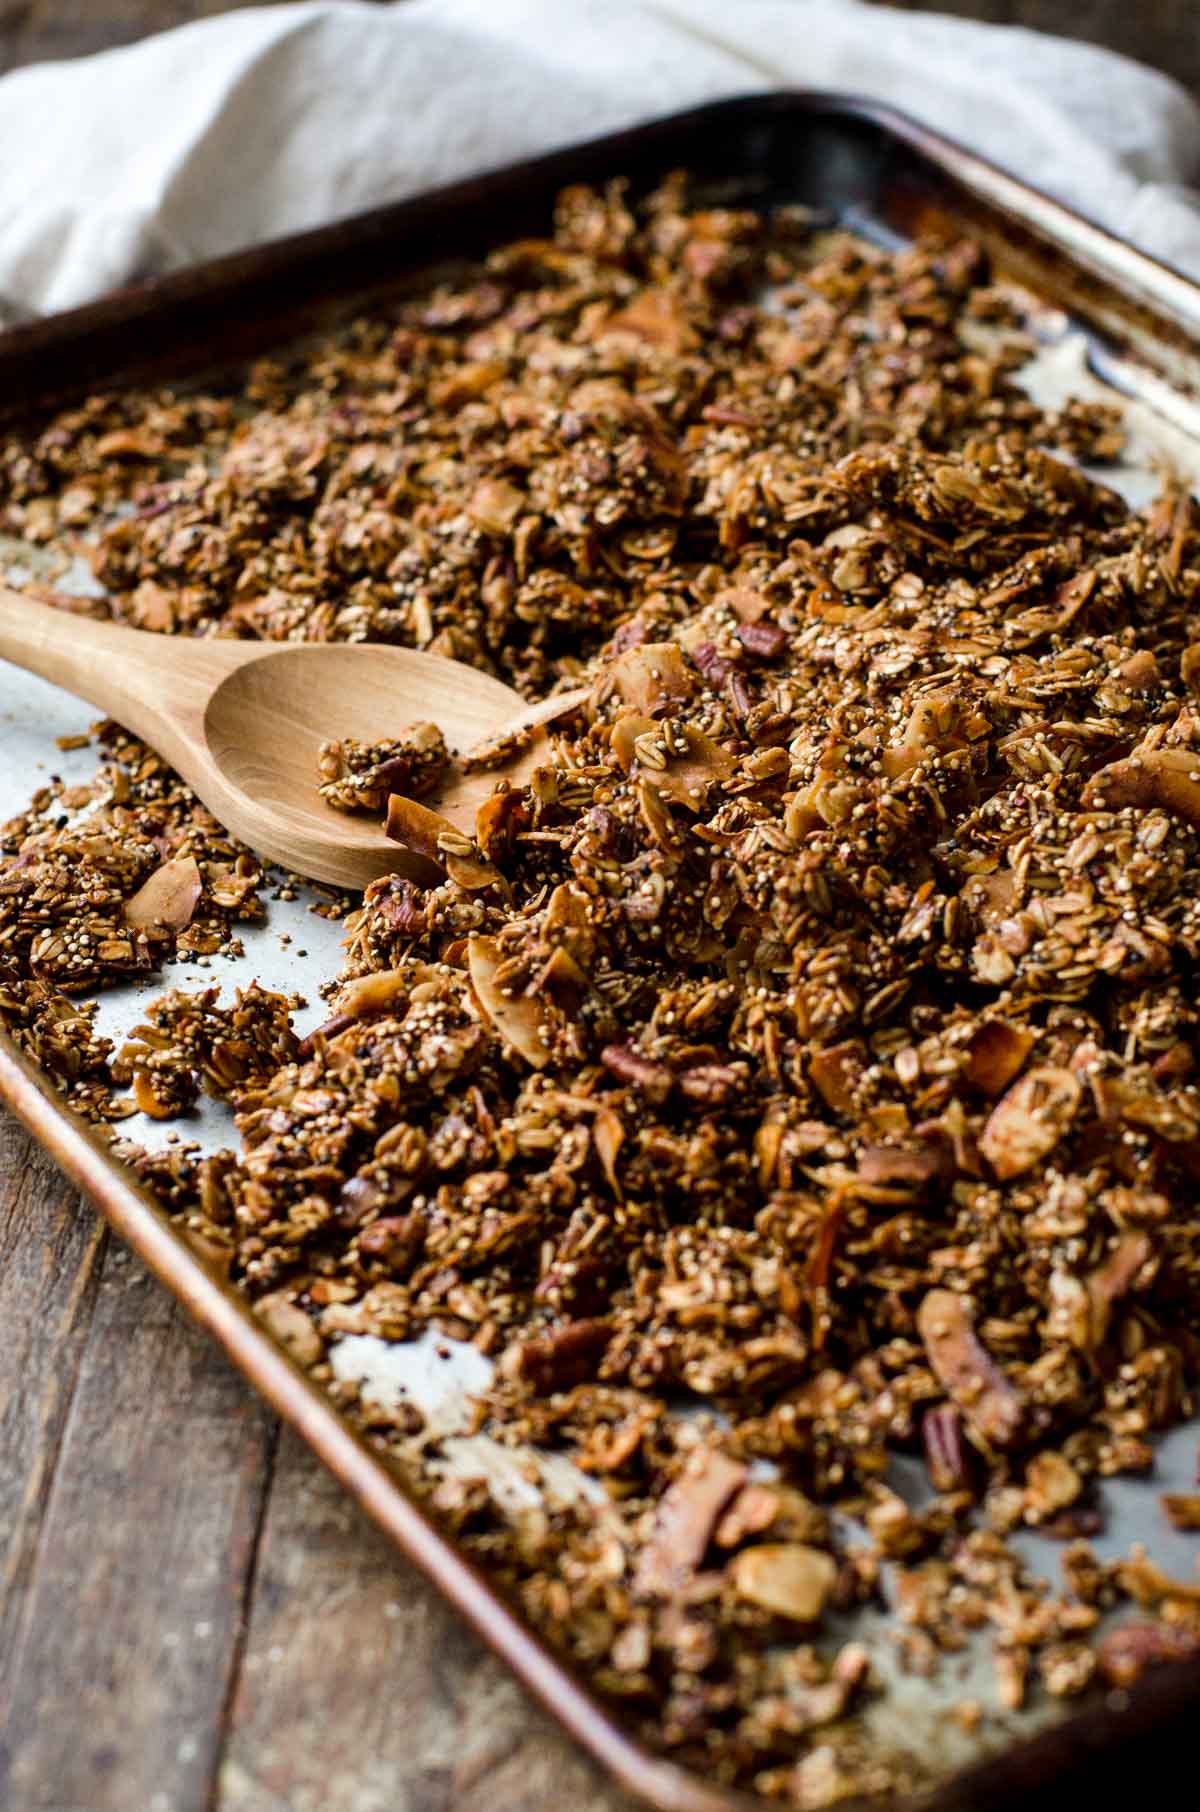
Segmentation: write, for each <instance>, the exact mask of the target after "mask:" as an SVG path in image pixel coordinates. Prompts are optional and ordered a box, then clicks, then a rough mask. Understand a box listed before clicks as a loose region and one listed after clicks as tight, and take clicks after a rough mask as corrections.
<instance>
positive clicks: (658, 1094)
mask: <svg viewBox="0 0 1200 1812" xmlns="http://www.w3.org/2000/svg"><path fill="white" fill-rule="evenodd" d="M600 1061H601V1063H602V1064H603V1065H604V1067H605V1069H606V1070H607V1071H608V1072H609V1074H610V1075H612V1076H615V1077H616V1078H617V1080H618V1081H619V1082H627V1083H628V1084H629V1086H630V1087H631V1088H635V1089H637V1091H638V1093H639V1094H640V1095H644V1096H645V1097H646V1099H647V1101H652V1102H653V1103H654V1105H655V1106H656V1107H660V1106H661V1105H662V1103H663V1102H664V1101H665V1100H666V1098H667V1096H668V1095H669V1094H670V1093H671V1090H672V1089H673V1088H674V1086H675V1078H674V1076H673V1075H672V1074H671V1072H670V1070H669V1069H668V1068H667V1066H666V1064H665V1063H655V1062H654V1061H653V1060H652V1059H651V1058H649V1057H643V1056H642V1053H641V1052H640V1051H639V1050H637V1049H636V1048H635V1046H633V1045H631V1044H606V1045H605V1047H604V1049H603V1050H602V1051H601V1053H600Z"/></svg>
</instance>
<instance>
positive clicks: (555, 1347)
mask: <svg viewBox="0 0 1200 1812" xmlns="http://www.w3.org/2000/svg"><path fill="white" fill-rule="evenodd" d="M612 1335H613V1327H612V1323H611V1322H610V1321H603V1320H591V1321H568V1322H567V1323H566V1324H565V1325H564V1326H562V1327H557V1328H551V1329H550V1330H549V1331H548V1332H547V1333H545V1334H537V1335H535V1336H534V1338H533V1339H532V1340H520V1341H517V1342H515V1343H514V1345H512V1346H510V1347H509V1348H508V1349H507V1350H506V1352H505V1354H504V1357H503V1359H502V1360H501V1361H500V1367H501V1370H502V1372H503V1373H504V1375H505V1377H508V1378H518V1379H520V1380H521V1381H522V1382H523V1383H525V1384H528V1386H529V1388H530V1389H531V1390H532V1391H533V1392H534V1393H535V1394H536V1395H537V1396H539V1397H548V1396H550V1395H551V1393H552V1392H553V1391H556V1390H569V1389H570V1388H571V1386H572V1385H574V1384H583V1383H584V1382H585V1381H586V1380H587V1379H589V1378H594V1377H595V1376H596V1373H597V1371H598V1369H599V1366H600V1361H601V1360H602V1359H603V1357H604V1354H605V1352H606V1350H607V1348H608V1344H609V1342H610V1341H611V1339H612Z"/></svg>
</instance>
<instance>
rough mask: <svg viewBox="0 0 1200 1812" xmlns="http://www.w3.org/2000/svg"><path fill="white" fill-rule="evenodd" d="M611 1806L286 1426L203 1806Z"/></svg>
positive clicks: (224, 1810)
mask: <svg viewBox="0 0 1200 1812" xmlns="http://www.w3.org/2000/svg"><path fill="white" fill-rule="evenodd" d="M559 1807H561V1808H564V1812H565V1809H566V1808H568V1807H569V1808H571V1812H625V1809H626V1808H628V1807H629V1801H628V1800H627V1799H625V1798H624V1797H623V1796H622V1795H621V1794H619V1793H618V1792H617V1791H616V1789H615V1788H613V1787H611V1786H610V1785H608V1784H607V1782H605V1781H604V1780H603V1779H602V1777H601V1776H600V1774H599V1773H598V1771H597V1770H596V1769H594V1768H593V1767H592V1766H591V1764H590V1763H589V1762H587V1761H586V1760H585V1759H584V1758H583V1757H582V1756H581V1755H580V1754H579V1753H578V1751H576V1750H575V1749H574V1748H573V1746H572V1745H571V1744H570V1743H569V1742H568V1740H567V1739H566V1737H564V1736H563V1735H562V1734H561V1733H560V1732H559V1731H558V1730H557V1729H555V1728H554V1727H553V1726H552V1725H551V1724H550V1722H549V1720H548V1719H546V1718H545V1717H543V1715H542V1714H541V1713H540V1712H539V1711H538V1710H537V1709H536V1708H535V1707H534V1706H533V1704H532V1703H531V1702H530V1701H529V1699H528V1698H527V1697H526V1696H525V1694H524V1692H523V1691H522V1690H521V1688H520V1687H519V1686H518V1685H517V1684H516V1682H515V1681H514V1680H513V1679H512V1677H511V1676H510V1675H509V1674H508V1673H507V1671H506V1670H505V1669H504V1668H503V1667H502V1666H501V1665H500V1663H499V1662H498V1661H496V1660H495V1658H494V1657H493V1656H491V1655H490V1654H489V1653H488V1652H487V1651H486V1650H485V1649H484V1648H483V1647H482V1645H481V1644H480V1643H479V1642H477V1641H476V1639H475V1638H474V1637H473V1636H472V1635H471V1634H470V1632H469V1631H467V1629H466V1628H465V1627H464V1626H463V1624H462V1623H461V1622H460V1621H459V1620H458V1619H457V1618H456V1617H455V1616H454V1614H453V1613H452V1612H451V1611H450V1610H449V1609H448V1608H447V1607H446V1606H445V1605H444V1604H443V1603H442V1601H441V1600H440V1599H439V1598H438V1596H437V1595H436V1593H435V1592H434V1591H433V1589H432V1588H431V1587H430V1586H428V1585H427V1584H426V1583H425V1581H424V1580H423V1579H422V1578H421V1577H420V1576H419V1575H418V1574H417V1573H415V1572H414V1571H413V1570H412V1569H411V1568H410V1567H408V1566H407V1565H406V1564H405V1563H404V1561H403V1560H402V1559H401V1558H400V1557H399V1556H398V1555H397V1554H395V1552H394V1551H393V1550H392V1549H391V1548H390V1547H389V1546H388V1545H387V1543H386V1542H385V1541H384V1540H383V1538H382V1537H381V1536H380V1535H378V1534H377V1533H376V1531H375V1530H374V1529H372V1528H371V1527H370V1525H369V1524H368V1523H367V1521H366V1519H365V1517H364V1516H363V1515H362V1514H361V1513H360V1512H359V1511H358V1509H357V1508H356V1507H355V1506H354V1505H353V1504H352V1503H351V1502H350V1500H349V1499H348V1498H347V1497H346V1495H345V1493H344V1492H343V1491H342V1489H341V1488H340V1486H338V1485H337V1484H336V1483H335V1481H334V1480H333V1479H332V1478H331V1477H330V1476H329V1474H328V1473H326V1472H325V1470H324V1469H323V1468H322V1467H321V1466H319V1465H318V1464H317V1462H316V1461H315V1460H314V1459H313V1457H312V1455H311V1454H310V1453H309V1452H308V1450H307V1449H306V1448H305V1447H304V1446H303V1445H302V1444H301V1443H300V1442H299V1441H298V1440H297V1438H296V1437H295V1436H294V1435H292V1434H291V1433H290V1432H289V1431H287V1430H285V1431H284V1432H283V1435H282V1437H281V1441H280V1449H279V1454H278V1458H277V1462H276V1470H275V1477H274V1483H273V1488H272V1492H271V1498H270V1502H269V1504H268V1508H267V1514H266V1519H265V1523H264V1527H263V1536H262V1541H261V1544H260V1549H259V1559H258V1567H257V1571H256V1589H255V1594H254V1603H253V1608H252V1611H251V1616H250V1628H249V1631H248V1634H247V1638H246V1647H245V1652H244V1655H243V1657H242V1665H241V1672H240V1677H239V1680H238V1684H237V1689H236V1691H235V1693H234V1697H233V1700H232V1704H231V1707H230V1715H229V1727H228V1738H227V1748H226V1752H225V1756H224V1760H223V1763H222V1766H221V1770H220V1775H219V1779H218V1790H217V1796H216V1802H215V1812H331V1809H333V1808H336V1812H434V1809H435V1808H436V1812H548V1809H549V1808H556V1809H557V1808H559Z"/></svg>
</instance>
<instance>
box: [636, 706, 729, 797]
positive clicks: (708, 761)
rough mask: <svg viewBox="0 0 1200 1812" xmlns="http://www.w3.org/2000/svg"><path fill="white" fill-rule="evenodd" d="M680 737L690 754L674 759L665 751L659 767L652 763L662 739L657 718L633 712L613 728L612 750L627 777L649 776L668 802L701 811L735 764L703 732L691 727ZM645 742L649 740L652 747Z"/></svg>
mask: <svg viewBox="0 0 1200 1812" xmlns="http://www.w3.org/2000/svg"><path fill="white" fill-rule="evenodd" d="M680 734H681V739H682V741H683V742H684V743H685V744H686V747H687V753H686V754H685V755H673V754H669V753H666V752H665V751H664V753H663V754H662V755H661V757H660V759H661V763H662V765H661V766H659V765H658V762H657V761H656V762H651V761H650V760H649V759H648V756H649V752H650V747H653V746H654V745H655V743H656V739H657V736H658V726H657V724H656V723H655V722H654V719H653V718H650V717H643V716H642V715H641V714H640V713H639V712H629V713H628V714H627V715H626V716H624V717H620V718H618V719H617V721H616V723H615V724H614V725H613V728H612V749H613V753H614V755H615V756H616V758H617V760H618V761H619V762H620V764H621V767H622V768H623V769H624V771H625V773H626V774H630V775H633V774H635V773H645V774H646V775H647V776H649V777H650V778H651V779H652V780H653V783H654V785H655V786H656V787H657V788H658V791H659V792H660V793H661V794H662V796H663V798H664V799H669V800H671V801H672V803H673V804H675V805H686V806H690V807H691V809H692V810H693V811H697V810H698V809H699V808H700V807H701V806H702V805H703V804H704V801H705V799H706V798H707V797H708V794H709V791H710V789H711V788H712V787H713V786H715V785H716V783H717V782H718V781H719V780H723V779H725V778H726V776H727V775H728V774H729V773H730V772H731V771H732V767H733V764H732V762H731V761H730V758H729V756H728V755H727V754H726V753H725V751H724V749H723V748H722V747H721V746H720V744H719V743H715V742H714V741H713V740H712V738H711V737H710V736H705V735H704V734H703V732H702V731H700V730H694V729H692V728H691V727H690V725H689V726H685V727H684V728H683V729H682V730H681V732H680ZM643 738H646V739H648V744H649V746H648V744H647V742H643V741H642V739H643ZM639 743H640V744H641V747H639V746H638V745H639Z"/></svg>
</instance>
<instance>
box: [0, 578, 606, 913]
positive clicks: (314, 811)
mask: <svg viewBox="0 0 1200 1812" xmlns="http://www.w3.org/2000/svg"><path fill="white" fill-rule="evenodd" d="M0 656H2V657H3V658H4V659H5V660H8V661H13V662H15V664H16V665H17V666H18V667H24V668H26V669H27V671H29V672H30V673H37V674H40V675H41V677H42V678H43V679H47V680H50V681H51V682H52V683H53V684H55V685H58V686H63V687H65V688H66V690H67V691H68V692H74V693H75V694H76V695H77V696H78V697H80V698H85V699H87V701H88V703H89V704H92V705H95V706H96V707H97V708H98V709H99V710H101V711H103V712H104V713H105V715H106V716H109V717H113V718H115V719H116V720H117V722H118V723H121V724H124V726H125V728H126V729H127V730H131V731H132V732H133V734H134V735H135V736H140V737H142V739H143V740H144V741H145V742H148V743H149V744H150V746H151V748H152V749H155V750H156V751H157V752H158V754H159V755H161V756H162V757H163V759H164V760H165V761H167V762H169V763H170V765H171V767H172V768H174V770H175V772H176V773H177V774H179V775H181V776H182V778H183V779H184V780H186V781H187V783H188V785H189V786H190V787H191V788H192V789H193V791H194V792H195V793H197V794H198V795H199V797H200V798H201V799H202V800H203V802H204V804H205V805H206V806H207V807H208V809H209V811H210V812H212V814H213V816H214V817H215V818H217V819H218V820H219V822H220V823H221V824H223V825H224V827H225V829H226V830H227V831H231V832H232V833H233V835H234V836H235V837H241V838H242V839H243V841H244V842H246V843H248V844H249V845H250V846H251V848H252V849H255V850H257V851H258V854H259V855H260V856H265V857H266V858H267V860H268V861H271V862H278V863H280V864H281V866H283V867H284V868H288V869H291V870H293V871H294V872H295V873H296V874H302V875H308V876H309V877H310V878H311V879H313V880H316V881H327V882H331V883H332V884H333V885H334V886H335V887H358V888H362V887H365V886H366V885H367V883H368V882H369V881H373V880H374V879H375V878H376V876H377V875H381V874H386V873H389V872H391V871H393V870H398V871H399V872H401V873H404V872H411V873H414V874H415V875H416V876H418V877H419V878H420V877H424V878H428V875H429V866H428V863H427V861H425V860H423V859H420V858H414V856H413V855H412V854H411V853H410V851H409V850H408V849H402V848H400V846H399V845H398V844H397V843H395V842H389V840H388V838H387V837H386V836H385V834H384V830H383V826H382V824H381V823H380V822H379V820H378V818H376V819H375V820H374V821H373V820H372V819H371V818H370V817H360V816H357V815H351V814H349V813H346V812H338V811H334V809H333V808H332V806H329V805H326V803H325V802H324V800H323V799H322V798H321V796H320V794H319V793H318V791H317V757H318V753H319V751H320V747H321V743H322V742H323V741H324V739H325V738H326V737H330V738H341V737H351V736H352V737H357V738H358V740H359V741H361V742H365V743H380V742H386V741H387V740H388V739H389V738H391V737H393V736H394V735H395V734H396V732H397V731H398V730H399V729H401V728H402V727H403V726H404V725H406V724H412V723H414V722H420V721H421V720H423V719H427V718H428V719H431V720H432V721H433V722H434V723H436V724H437V725H438V726H439V728H440V729H441V731H442V732H443V734H444V736H445V738H446V742H447V744H448V745H449V747H450V748H451V749H453V750H464V749H470V748H473V747H474V746H475V745H476V744H477V743H479V742H482V741H484V740H485V739H491V738H493V737H498V738H500V739H503V738H505V737H506V736H511V735H514V734H515V733H517V732H518V731H521V730H524V729H527V728H532V727H535V726H537V725H540V724H543V723H546V722H549V721H550V720H551V719H552V718H555V717H559V716H561V715H562V713H563V712H565V711H570V710H573V709H574V708H575V706H576V705H578V704H581V703H582V702H583V700H584V699H585V698H586V697H587V692H586V690H584V689H577V690H576V691H574V692H565V693H562V694H560V695H558V696H556V697H553V698H550V699H541V700H539V701H538V702H536V703H535V704H531V705H530V704H526V703H525V701H524V700H523V699H522V697H521V695H520V693H519V692H515V691H514V690H513V688H512V687H511V686H506V685H505V684H504V682H503V681H502V680H499V679H496V678H495V677H494V676H493V675H491V674H488V673H482V672H480V671H479V669H478V668H475V667H470V666H467V665H466V664H465V663H464V662H462V661H451V660H447V659H446V658H445V656H443V655H438V654H429V653H423V652H421V651H419V650H417V649H415V648H390V647H380V646H379V645H378V644H374V645H371V646H368V645H367V644H366V643H363V642H313V643H308V644H306V645H304V646H296V645H294V644H293V645H289V644H288V643H286V642H275V643H270V642H268V643H266V644H264V643H262V642H251V641H236V640H233V639H231V638H227V637H200V636H164V635H151V634H150V633H149V632H148V631H147V630H144V629H128V628H125V627H124V626H123V625H120V624H116V623H105V622H95V621H93V620H92V619H90V618H88V617H80V616H76V615H75V614H74V613H73V612H70V611H64V610H55V609H53V608H52V607H51V606H50V605H48V604H41V603H38V602H37V601H36V600H35V599H33V598H29V597H26V596H25V595H24V594H23V593H21V592H19V591H14V590H12V589H11V588H10V587H9V586H7V585H0ZM544 759H545V751H544V745H542V744H539V743H538V742H537V741H536V740H535V741H533V742H530V743H529V745H528V746H527V747H525V748H520V749H518V750H517V752H516V753H515V755H513V757H512V758H511V760H509V761H507V762H506V763H505V764H504V766H503V768H500V769H497V768H494V767H489V768H487V769H485V770H480V771H477V772H473V773H466V772H463V771H462V770H461V769H459V768H457V767H452V768H451V769H450V770H449V772H448V776H447V779H446V782H445V785H444V786H442V787H441V788H440V790H439V792H438V795H437V797H436V798H435V799H431V800H430V802H429V803H430V805H433V806H436V808H437V811H438V813H439V814H440V815H441V816H442V817H444V818H445V819H447V820H448V822H449V823H450V824H451V825H454V826H456V827H457V828H458V829H459V830H461V831H465V832H467V833H472V832H473V831H474V829H475V814H476V811H477V809H478V807H479V806H480V805H481V804H482V803H483V801H484V800H485V799H486V798H488V797H489V796H490V794H491V793H492V792H493V791H494V789H495V786H496V781H497V779H498V778H501V777H503V778H504V779H506V780H508V782H509V784H510V785H511V786H513V787H517V788H519V787H521V786H523V785H525V783H526V782H527V781H528V780H529V779H530V778H531V777H532V774H533V770H534V769H535V768H536V767H537V766H539V765H540V763H541V762H542V761H543V760H544ZM437 834H438V831H437V827H436V825H435V826H434V828H433V831H432V838H431V841H432V840H433V839H436V836H437ZM194 873H195V869H194V865H193V875H194ZM152 916H153V914H152V913H151V914H148V917H152Z"/></svg>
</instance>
